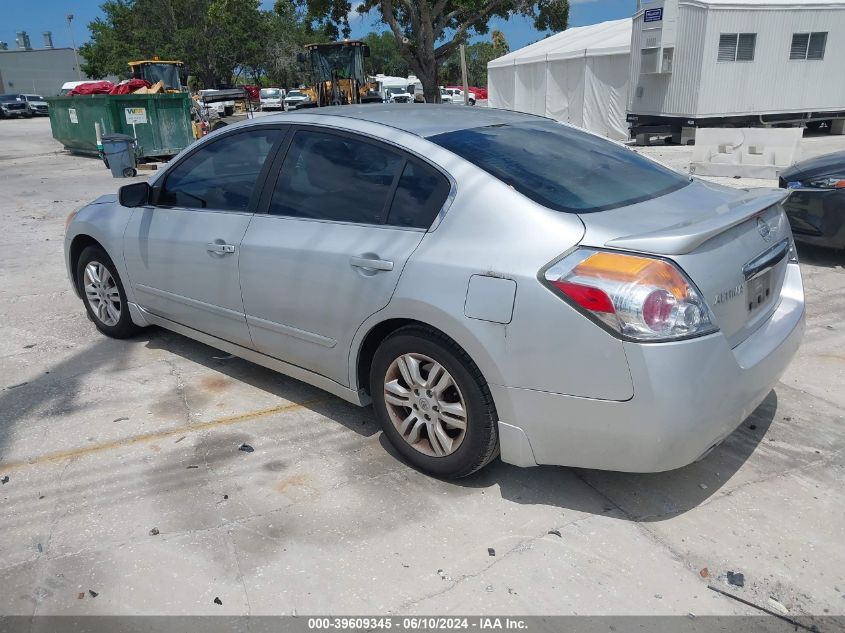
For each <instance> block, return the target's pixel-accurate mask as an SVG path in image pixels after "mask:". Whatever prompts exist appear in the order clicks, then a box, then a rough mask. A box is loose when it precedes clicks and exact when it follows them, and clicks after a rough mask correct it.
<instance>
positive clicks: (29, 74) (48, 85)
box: [0, 31, 86, 97]
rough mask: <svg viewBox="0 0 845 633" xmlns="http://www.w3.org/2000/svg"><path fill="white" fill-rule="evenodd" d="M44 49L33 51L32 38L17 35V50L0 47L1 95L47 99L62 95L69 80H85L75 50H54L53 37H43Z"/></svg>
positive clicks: (47, 33)
mask: <svg viewBox="0 0 845 633" xmlns="http://www.w3.org/2000/svg"><path fill="white" fill-rule="evenodd" d="M43 38H44V43H45V48H32V47H31V44H30V39H29V36H28V35H27V34H26V33H25V32H23V31H20V32H19V33H18V34H17V38H16V43H17V46H18V48H14V49H8V48H3V47H0V94H3V93H25V94H30V93H31V94H39V95H42V96H44V97H49V96H54V95H57V94H59V90H60V89H61V87H62V84H63V83H65V82H67V81H74V80H77V79H86V77H85V75H84V74H81V72H80V71H79V70H77V67H76V57H77V56H76V55H75V53H74V50H73V49H72V48H53V46H52V45H53V40H52V36H51V34H50V33H49V32H45V33H44V34H43Z"/></svg>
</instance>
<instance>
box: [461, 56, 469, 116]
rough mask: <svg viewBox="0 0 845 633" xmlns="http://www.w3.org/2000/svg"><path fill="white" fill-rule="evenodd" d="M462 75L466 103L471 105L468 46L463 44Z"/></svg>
mask: <svg viewBox="0 0 845 633" xmlns="http://www.w3.org/2000/svg"><path fill="white" fill-rule="evenodd" d="M461 76H462V77H463V80H464V105H469V84H467V54H466V48H465V47H464V45H463V44H461Z"/></svg>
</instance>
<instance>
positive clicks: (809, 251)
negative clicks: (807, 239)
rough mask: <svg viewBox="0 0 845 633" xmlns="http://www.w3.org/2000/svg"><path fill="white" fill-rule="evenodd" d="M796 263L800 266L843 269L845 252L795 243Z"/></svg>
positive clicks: (844, 266)
mask: <svg viewBox="0 0 845 633" xmlns="http://www.w3.org/2000/svg"><path fill="white" fill-rule="evenodd" d="M795 245H796V246H797V247H798V261H799V263H801V264H812V265H813V266H824V267H826V268H845V250H841V249H835V248H825V247H823V246H813V245H812V244H802V243H801V242H796V243H795Z"/></svg>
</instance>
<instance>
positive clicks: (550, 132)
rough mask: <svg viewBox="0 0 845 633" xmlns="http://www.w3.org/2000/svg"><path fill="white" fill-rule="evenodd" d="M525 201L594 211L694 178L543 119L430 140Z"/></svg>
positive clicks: (672, 188)
mask: <svg viewBox="0 0 845 633" xmlns="http://www.w3.org/2000/svg"><path fill="white" fill-rule="evenodd" d="M428 140H430V141H433V142H434V143H436V144H438V145H440V146H441V147H444V148H446V149H448V150H450V151H452V152H454V153H455V154H458V155H459V156H461V157H463V158H465V159H466V160H468V161H470V162H471V163H474V164H475V165H477V166H479V167H481V169H484V170H485V171H487V172H489V173H490V174H492V175H493V176H495V177H496V178H498V179H499V180H501V181H502V182H504V183H506V184H508V185H510V186H511V187H513V188H514V189H516V190H517V191H518V192H520V193H521V194H523V195H524V196H526V197H528V198H530V199H531V200H534V201H535V202H537V203H539V204H542V205H543V206H546V207H548V208H550V209H554V210H556V211H563V212H567V213H591V212H594V211H603V210H606V209H614V208H616V207H622V206H626V205H630V204H635V203H637V202H643V201H645V200H648V199H650V198H655V197H658V196H662V195H665V194H667V193H670V192H672V191H675V190H677V189H680V188H681V187H684V186H686V185H687V184H689V178H688V177H687V176H684V175H683V174H680V173H678V172H675V171H672V170H671V169H669V168H667V167H663V166H662V165H660V164H658V163H656V162H654V161H652V160H649V159H647V158H645V157H643V156H640V155H639V154H638V153H637V152H635V151H634V150H631V149H629V148H627V147H623V146H620V145H617V144H616V143H612V142H611V141H608V140H606V139H603V138H600V137H598V136H594V135H592V134H588V133H587V132H583V131H581V130H578V129H577V128H574V127H570V126H568V125H563V124H560V123H556V122H554V121H549V120H544V119H538V120H537V121H525V122H519V123H514V124H499V125H492V126H488V127H479V128H471V129H465V130H458V131H455V132H446V133H444V134H438V135H436V136H431V137H429V139H428Z"/></svg>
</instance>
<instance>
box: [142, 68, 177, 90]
mask: <svg viewBox="0 0 845 633" xmlns="http://www.w3.org/2000/svg"><path fill="white" fill-rule="evenodd" d="M142 72H143V77H144V79H146V80H147V81H149V82H150V83H151V84H154V83H156V82H158V81H162V82H164V87H165V88H171V89H173V90H178V89H179V88H181V87H182V82H181V81H180V80H179V67H178V66H177V65H176V64H163V63H161V64H146V65H145V66H144V69H143V71H142Z"/></svg>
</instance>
